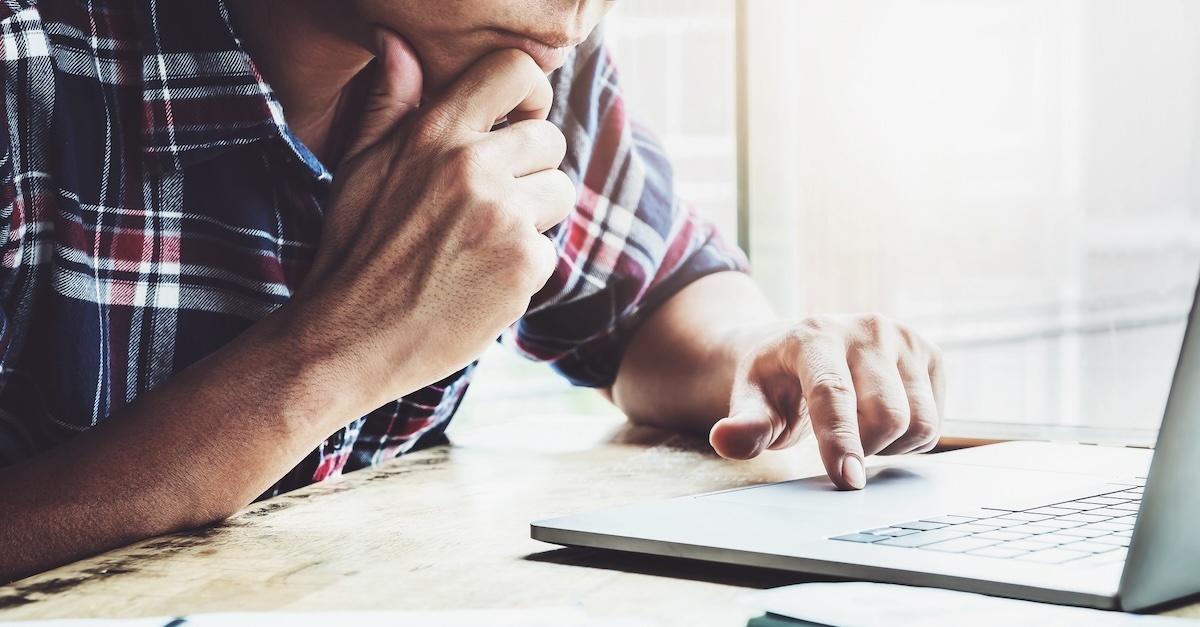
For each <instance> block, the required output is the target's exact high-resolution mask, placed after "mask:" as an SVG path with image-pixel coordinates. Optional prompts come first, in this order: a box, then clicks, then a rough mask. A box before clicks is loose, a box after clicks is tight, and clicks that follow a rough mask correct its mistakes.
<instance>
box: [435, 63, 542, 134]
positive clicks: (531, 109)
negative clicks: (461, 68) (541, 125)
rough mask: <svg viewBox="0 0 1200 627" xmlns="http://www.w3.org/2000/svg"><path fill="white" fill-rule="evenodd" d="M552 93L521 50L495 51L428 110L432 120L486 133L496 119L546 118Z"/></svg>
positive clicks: (464, 75)
mask: <svg viewBox="0 0 1200 627" xmlns="http://www.w3.org/2000/svg"><path fill="white" fill-rule="evenodd" d="M553 100H554V93H553V91H552V90H551V88H550V81H549V79H547V78H546V75H545V74H543V73H542V69H541V68H540V67H538V64H537V63H536V62H534V60H533V59H532V58H531V57H530V56H529V55H528V54H525V53H524V52H521V51H520V50H512V49H507V50H497V51H496V52H493V53H491V54H488V55H487V56H485V57H483V58H482V59H480V60H479V61H476V62H475V64H474V65H472V66H471V67H470V68H468V69H467V71H466V73H464V74H463V75H462V77H460V78H459V79H458V80H457V81H456V82H455V83H454V85H452V86H451V87H450V90H449V91H448V92H446V95H445V96H444V97H443V98H442V99H441V100H440V101H439V102H438V103H437V104H436V105H435V106H434V107H433V109H432V110H431V111H430V114H429V115H430V117H429V120H430V122H431V123H434V124H437V125H439V126H443V127H448V128H451V129H459V130H467V131H473V132H476V133H487V132H489V131H490V130H491V129H492V126H494V125H495V122H496V120H498V119H500V118H503V117H505V116H507V117H508V120H509V122H510V123H516V122H520V121H522V120H530V119H542V120H544V119H546V116H547V115H549V114H550V105H551V103H552V102H553Z"/></svg>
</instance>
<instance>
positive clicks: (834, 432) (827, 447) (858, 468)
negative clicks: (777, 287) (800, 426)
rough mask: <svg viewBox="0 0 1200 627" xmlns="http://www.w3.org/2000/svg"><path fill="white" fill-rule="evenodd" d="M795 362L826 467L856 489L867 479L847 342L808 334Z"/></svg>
mask: <svg viewBox="0 0 1200 627" xmlns="http://www.w3.org/2000/svg"><path fill="white" fill-rule="evenodd" d="M798 341H800V342H801V345H800V354H799V356H798V362H797V364H796V368H797V374H798V375H799V378H800V384H801V386H803V388H804V399H805V402H807V403H808V413H809V418H810V420H811V421H812V425H813V432H814V433H815V434H816V437H817V446H818V448H819V450H820V452H821V461H822V462H824V464H825V471H826V473H828V474H829V478H830V479H832V480H833V482H834V484H836V485H837V486H838V487H839V488H842V489H852V490H857V489H860V488H862V487H864V486H865V485H866V483H867V479H866V469H865V467H864V466H863V457H864V455H863V447H862V441H861V439H860V437H859V432H858V399H857V398H856V396H855V392H854V384H853V379H852V378H851V374H850V366H849V364H848V363H847V362H846V347H845V344H844V343H843V341H842V340H841V339H840V338H835V337H834V336H832V335H826V334H823V333H819V332H816V333H808V334H805V335H804V336H803V337H802V338H800V339H799V340H798Z"/></svg>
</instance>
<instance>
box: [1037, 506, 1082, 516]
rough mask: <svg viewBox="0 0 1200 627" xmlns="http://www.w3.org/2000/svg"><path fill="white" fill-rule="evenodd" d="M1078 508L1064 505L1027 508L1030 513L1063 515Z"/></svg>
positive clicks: (1072, 512)
mask: <svg viewBox="0 0 1200 627" xmlns="http://www.w3.org/2000/svg"><path fill="white" fill-rule="evenodd" d="M1076 511H1077V510H1073V509H1065V508H1062V507H1039V508H1037V509H1031V510H1027V511H1026V513H1028V514H1046V515H1047V516H1062V515H1063V514H1074V513H1075V512H1076Z"/></svg>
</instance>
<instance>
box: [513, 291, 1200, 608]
mask: <svg viewBox="0 0 1200 627" xmlns="http://www.w3.org/2000/svg"><path fill="white" fill-rule="evenodd" d="M1197 299H1200V290H1198V291H1197V293H1196V297H1194V298H1193V304H1192V309H1191V314H1190V315H1189V316H1188V321H1187V330H1186V332H1185V333H1184V339H1183V346H1182V349H1181V351H1180V357H1179V360H1178V362H1177V365H1176V368H1175V374H1174V377H1173V380H1172V383H1171V389H1170V395H1169V397H1168V400H1167V405H1166V410H1165V414H1164V416H1163V420H1162V424H1161V427H1160V429H1159V435H1158V444H1157V446H1156V450H1155V451H1154V452H1153V453H1152V452H1151V451H1149V450H1145V449H1132V448H1117V447H1101V446H1089V445H1072V444H1055V443H1049V442H1009V443H1003V444H994V445H989V446H982V447H977V448H972V449H963V450H959V451H952V452H948V453H940V454H936V455H923V456H910V457H904V458H898V459H892V460H891V461H888V462H884V463H882V464H879V465H875V466H874V467H873V468H871V469H870V470H869V472H868V485H867V488H866V489H865V490H862V491H858V492H840V491H837V490H835V489H834V487H833V485H832V483H831V482H830V481H829V480H828V479H827V478H825V477H824V476H818V477H810V478H807V479H799V480H795V481H787V482H783V483H775V484H769V485H760V486H753V487H748V488H739V489H735V490H727V491H723V492H714V493H710V494H701V495H698V496H692V497H684V498H676V499H669V500H663V501H655V502H650V503H642V504H636V505H630V506H627V507H620V508H615V509H608V510H603V511H598V512H592V513H586V514H579V515H574V516H565V517H561V518H553V519H549V520H542V521H538V522H535V523H533V525H532V536H533V538H534V539H537V540H542V541H544V542H550V543H553V544H562V545H572V546H583V547H594V548H602V549H616V550H621V551H632V552H637V553H650V554H655V555H666V556H676V557H685V558H691V559H700V560H709V561H714V562H726V563H732V564H743V565H751V566H762V567H768V568H776V569H783V570H792V571H799V572H804V573H814V574H818V575H826V576H832V577H839V578H847V579H866V580H874V581H885V582H895V583H903V584H911V585H920V586H937V587H944V588H954V589H958V590H966V591H970V592H980V593H985V594H993V595H1000V596H1008V597H1015V598H1023V599H1030V600H1034V601H1044V602H1051V603H1063V604H1070V605H1081V606H1090V607H1096V608H1103V609H1121V610H1127V611H1139V610H1144V609H1146V608H1150V607H1153V606H1156V605H1160V604H1163V603H1167V602H1169V601H1173V600H1176V599H1180V598H1182V597H1186V596H1189V595H1193V594H1197V593H1200V568H1197V566H1196V565H1197V564H1200V539H1198V536H1200V488H1198V487H1197V478H1200V454H1198V453H1197V451H1198V450H1200V307H1198V306H1197V302H1196V301H1197Z"/></svg>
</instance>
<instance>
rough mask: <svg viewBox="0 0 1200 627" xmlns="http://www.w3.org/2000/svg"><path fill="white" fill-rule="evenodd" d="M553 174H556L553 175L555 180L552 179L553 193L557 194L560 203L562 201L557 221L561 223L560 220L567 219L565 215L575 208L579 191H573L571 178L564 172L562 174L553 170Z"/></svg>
mask: <svg viewBox="0 0 1200 627" xmlns="http://www.w3.org/2000/svg"><path fill="white" fill-rule="evenodd" d="M554 172H556V174H555V175H554V177H555V179H554V180H555V182H554V187H555V192H556V194H557V197H558V198H561V201H562V203H561V207H560V209H561V211H562V215H561V216H560V219H559V221H560V222H561V221H562V219H565V218H566V217H567V215H568V214H570V213H571V211H572V210H573V209H574V208H575V203H576V201H577V200H578V194H579V191H578V190H577V189H575V181H572V180H571V177H570V176H567V173H566V172H563V171H562V170H555V171H554Z"/></svg>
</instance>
